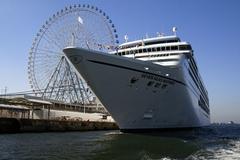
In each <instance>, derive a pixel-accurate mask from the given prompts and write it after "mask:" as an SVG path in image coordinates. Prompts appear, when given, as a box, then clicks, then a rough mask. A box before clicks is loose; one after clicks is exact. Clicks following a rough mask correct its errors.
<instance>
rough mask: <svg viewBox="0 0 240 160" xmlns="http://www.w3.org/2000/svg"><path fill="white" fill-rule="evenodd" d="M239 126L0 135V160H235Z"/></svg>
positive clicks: (239, 149)
mask: <svg viewBox="0 0 240 160" xmlns="http://www.w3.org/2000/svg"><path fill="white" fill-rule="evenodd" d="M239 157H240V125H236V124H226V125H211V126H210V127H206V128H202V129H197V130H189V131H174V132H170V131H168V132H166V131H165V132H155V133H148V134H146V133H144V134H143V133H142V134H139V133H134V134H133V133H131V134H130V133H129V134H127V133H121V132H120V131H118V130H116V131H90V132H60V133H54V132H52V133H21V134H0V160H11V159H12V160H15V159H17V160H35V159H36V160H45V159H46V160H60V159H64V160H125V159H126V160H128V159H129V160H135V159H136V160H159V159H163V160H168V159H169V160H172V159H186V160H196V159H227V160H228V159H239Z"/></svg>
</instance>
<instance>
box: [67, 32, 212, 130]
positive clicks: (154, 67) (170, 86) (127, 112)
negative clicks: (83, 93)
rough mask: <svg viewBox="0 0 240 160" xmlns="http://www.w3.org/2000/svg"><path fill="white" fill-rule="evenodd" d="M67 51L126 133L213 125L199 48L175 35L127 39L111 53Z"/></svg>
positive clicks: (75, 48)
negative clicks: (197, 57)
mask: <svg viewBox="0 0 240 160" xmlns="http://www.w3.org/2000/svg"><path fill="white" fill-rule="evenodd" d="M63 51H64V53H65V55H66V56H67V57H68V59H69V61H70V62H71V63H72V64H73V65H74V67H75V68H76V70H77V71H78V72H79V73H80V74H81V76H82V77H83V78H84V79H85V80H86V81H87V83H88V85H89V86H90V87H91V89H92V90H93V91H94V93H95V94H96V96H97V97H98V98H99V99H100V101H101V102H102V104H103V105H104V106H105V107H106V109H107V110H108V111H109V113H110V114H111V115H112V117H113V118H114V120H115V121H116V122H117V124H118V126H119V127H120V130H121V131H123V132H131V131H142V130H158V129H187V128H195V127H202V126H207V125H209V124H210V110H209V99H208V92H207V90H206V88H205V86H204V84H203V81H202V78H201V76H200V73H199V69H198V66H197V63H196V60H195V58H194V51H193V49H192V47H191V44H190V43H188V42H186V41H181V40H180V38H179V37H178V36H177V35H176V34H174V35H170V36H163V35H158V36H156V37H152V38H144V39H140V40H136V41H131V42H125V43H123V44H121V45H119V46H118V49H117V50H116V51H114V52H111V53H104V52H100V51H94V50H90V49H84V48H77V47H67V48H65V49H64V50H63Z"/></svg>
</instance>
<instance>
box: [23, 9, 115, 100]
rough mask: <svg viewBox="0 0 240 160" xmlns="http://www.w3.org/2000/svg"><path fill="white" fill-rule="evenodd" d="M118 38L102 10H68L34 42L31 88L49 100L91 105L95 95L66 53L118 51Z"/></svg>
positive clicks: (51, 21)
mask: <svg viewBox="0 0 240 160" xmlns="http://www.w3.org/2000/svg"><path fill="white" fill-rule="evenodd" d="M117 38H118V35H117V34H116V29H115V26H114V24H113V23H112V20H111V19H109V17H108V16H107V15H106V13H105V12H103V11H102V10H101V9H99V8H97V7H94V6H90V5H73V6H69V7H65V9H62V10H60V11H59V12H57V13H56V14H54V15H53V16H52V17H50V18H49V19H48V20H47V21H46V22H45V24H43V25H42V27H41V29H40V30H39V32H38V33H37V35H36V37H35V39H34V41H33V44H32V47H31V49H30V52H29V62H28V75H29V81H30V85H31V88H32V89H33V91H34V92H35V94H36V95H38V96H42V97H43V98H46V99H54V100H58V101H63V102H67V103H81V104H86V103H91V101H92V97H93V96H94V94H93V92H92V91H91V89H90V88H89V87H88V85H87V84H86V82H85V81H84V79H83V78H82V77H81V75H79V74H78V73H77V72H76V71H75V70H74V68H73V66H72V65H71V64H70V63H69V62H68V61H67V59H66V58H65V56H64V53H63V49H64V48H65V47H67V46H76V47H81V48H86V49H92V50H97V51H102V52H110V51H113V50H115V48H116V45H117V44H118V40H117Z"/></svg>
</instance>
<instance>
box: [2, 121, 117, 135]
mask: <svg viewBox="0 0 240 160" xmlns="http://www.w3.org/2000/svg"><path fill="white" fill-rule="evenodd" d="M117 129H119V128H118V126H117V124H116V123H115V122H98V121H76V120H75V121H73V120H45V119H25V118H0V133H27V132H67V131H68V132H69V131H98V130H117Z"/></svg>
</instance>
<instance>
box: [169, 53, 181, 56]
mask: <svg viewBox="0 0 240 160" xmlns="http://www.w3.org/2000/svg"><path fill="white" fill-rule="evenodd" d="M170 55H171V56H175V55H179V53H171V54H170Z"/></svg>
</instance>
